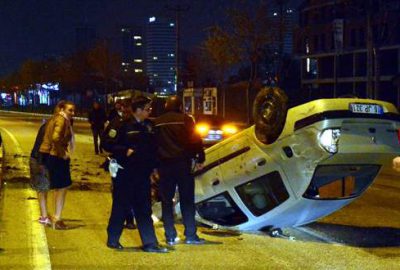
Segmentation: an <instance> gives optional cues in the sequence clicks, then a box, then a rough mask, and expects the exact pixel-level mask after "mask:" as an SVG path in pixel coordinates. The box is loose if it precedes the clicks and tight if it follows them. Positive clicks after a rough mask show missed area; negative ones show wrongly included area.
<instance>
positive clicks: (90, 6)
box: [0, 0, 232, 75]
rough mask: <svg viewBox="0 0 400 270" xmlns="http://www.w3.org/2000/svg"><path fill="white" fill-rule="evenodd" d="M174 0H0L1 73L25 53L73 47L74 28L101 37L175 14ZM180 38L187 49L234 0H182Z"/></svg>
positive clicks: (58, 52)
mask: <svg viewBox="0 0 400 270" xmlns="http://www.w3.org/2000/svg"><path fill="white" fill-rule="evenodd" d="M176 1H177V0H175V1H173V0H0V40H1V42H0V75H4V74H6V73H9V72H11V71H13V70H15V69H16V68H18V66H19V65H20V64H21V63H22V62H23V61H24V60H25V59H28V58H32V59H42V58H43V57H44V56H46V55H49V56H52V55H55V56H58V55H66V54H68V53H71V52H72V51H73V50H74V49H75V29H76V27H78V26H81V25H89V26H92V27H94V28H95V29H96V31H97V35H98V36H99V37H107V38H117V37H119V34H120V33H119V31H118V29H119V26H120V25H138V26H144V25H145V23H146V21H147V18H148V17H149V16H168V15H173V14H172V13H171V12H169V11H168V10H167V9H166V8H165V6H166V5H168V4H170V5H174V4H176ZM180 2H181V4H183V5H185V4H189V5H190V9H189V11H187V12H186V13H185V14H184V16H183V18H182V24H183V29H182V31H183V32H182V43H183V45H184V47H185V48H187V49H190V48H192V47H194V46H196V45H197V44H199V43H200V42H201V40H202V39H203V38H204V36H205V32H204V31H203V30H204V29H205V28H207V27H208V26H210V25H212V24H214V23H215V22H217V21H218V20H220V19H221V14H223V13H224V12H223V11H224V10H225V9H226V8H227V7H228V6H229V5H230V3H232V0H209V1H204V0H192V1H190V0H181V1H180Z"/></svg>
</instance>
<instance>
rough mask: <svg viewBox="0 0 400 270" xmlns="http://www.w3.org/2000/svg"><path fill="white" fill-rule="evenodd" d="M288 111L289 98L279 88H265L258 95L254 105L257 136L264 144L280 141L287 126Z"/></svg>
mask: <svg viewBox="0 0 400 270" xmlns="http://www.w3.org/2000/svg"><path fill="white" fill-rule="evenodd" d="M287 110H288V98H287V96H286V94H285V92H284V91H283V90H281V89H279V88H276V87H275V88H273V87H268V88H263V89H261V90H260V92H259V93H258V94H257V96H256V99H255V100H254V104H253V119H254V124H255V135H256V137H257V139H258V140H259V141H260V142H262V143H264V144H271V143H273V142H275V141H276V139H278V137H279V136H280V135H281V133H282V130H283V128H284V126H285V122H286V115H287Z"/></svg>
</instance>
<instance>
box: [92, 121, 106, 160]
mask: <svg viewBox="0 0 400 270" xmlns="http://www.w3.org/2000/svg"><path fill="white" fill-rule="evenodd" d="M103 130H104V128H101V127H92V134H93V142H94V152H95V153H96V154H98V153H99V151H100V153H103V149H101V147H99V140H100V135H101V134H102V133H103Z"/></svg>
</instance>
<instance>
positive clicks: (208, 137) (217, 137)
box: [207, 134, 222, 141]
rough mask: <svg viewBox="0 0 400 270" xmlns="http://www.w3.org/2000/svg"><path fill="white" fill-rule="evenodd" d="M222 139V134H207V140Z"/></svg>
mask: <svg viewBox="0 0 400 270" xmlns="http://www.w3.org/2000/svg"><path fill="white" fill-rule="evenodd" d="M221 139H222V136H221V135H217V134H216V135H214V134H213V135H211V134H210V135H208V136H207V140H209V141H219V140H221Z"/></svg>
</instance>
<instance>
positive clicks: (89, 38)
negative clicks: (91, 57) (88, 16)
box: [75, 26, 97, 51]
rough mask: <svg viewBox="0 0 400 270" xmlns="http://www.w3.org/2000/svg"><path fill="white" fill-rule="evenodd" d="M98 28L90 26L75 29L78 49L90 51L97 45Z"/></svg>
mask: <svg viewBox="0 0 400 270" xmlns="http://www.w3.org/2000/svg"><path fill="white" fill-rule="evenodd" d="M96 38H97V37H96V30H95V29H94V28H92V27H89V26H80V27H77V28H76V29H75V46H76V50H77V51H88V50H90V49H92V48H93V47H94V46H95V45H96Z"/></svg>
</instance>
